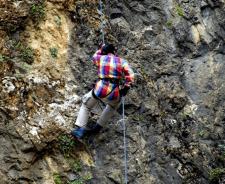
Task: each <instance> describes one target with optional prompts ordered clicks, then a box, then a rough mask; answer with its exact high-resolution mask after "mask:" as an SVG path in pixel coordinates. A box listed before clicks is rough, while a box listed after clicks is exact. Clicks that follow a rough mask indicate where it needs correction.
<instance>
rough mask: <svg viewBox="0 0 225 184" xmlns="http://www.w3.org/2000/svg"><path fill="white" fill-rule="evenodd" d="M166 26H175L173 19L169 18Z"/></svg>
mask: <svg viewBox="0 0 225 184" xmlns="http://www.w3.org/2000/svg"><path fill="white" fill-rule="evenodd" d="M166 26H167V27H168V28H172V27H173V21H172V20H168V21H167V22H166Z"/></svg>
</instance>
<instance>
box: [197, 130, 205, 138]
mask: <svg viewBox="0 0 225 184" xmlns="http://www.w3.org/2000/svg"><path fill="white" fill-rule="evenodd" d="M205 133H206V132H205V131H204V130H201V131H200V132H198V135H199V136H200V137H203V136H204V135H205Z"/></svg>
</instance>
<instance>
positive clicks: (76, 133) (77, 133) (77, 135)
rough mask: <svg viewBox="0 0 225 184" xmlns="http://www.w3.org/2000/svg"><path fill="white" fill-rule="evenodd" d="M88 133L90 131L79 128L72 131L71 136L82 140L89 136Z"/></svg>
mask: <svg viewBox="0 0 225 184" xmlns="http://www.w3.org/2000/svg"><path fill="white" fill-rule="evenodd" d="M87 132H88V130H87V129H86V128H83V127H78V128H76V129H74V130H72V132H71V135H72V136H73V137H74V138H77V139H82V138H84V136H86V135H87Z"/></svg>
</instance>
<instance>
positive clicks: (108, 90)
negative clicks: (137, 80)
mask: <svg viewBox="0 0 225 184" xmlns="http://www.w3.org/2000/svg"><path fill="white" fill-rule="evenodd" d="M92 61H93V63H94V64H95V65H96V66H97V68H98V81H97V82H96V84H95V87H94V89H92V90H91V91H90V92H88V93H87V94H85V95H84V96H83V98H82V102H83V103H82V105H81V108H80V110H79V113H78V117H77V120H76V123H75V125H76V126H77V128H75V129H74V130H73V131H72V132H71V135H72V136H74V137H75V138H78V139H82V138H83V137H84V136H86V135H91V134H97V133H98V132H99V131H100V130H101V129H102V128H103V126H104V125H105V123H106V122H107V120H109V119H110V118H111V117H112V116H113V114H114V112H115V111H116V110H117V108H118V107H119V106H120V102H121V97H122V96H125V95H126V94H127V92H128V90H129V89H130V87H131V84H132V83H133V81H134V73H133V71H132V69H131V68H130V66H129V64H128V63H127V61H126V60H124V59H122V58H120V57H118V56H116V49H115V47H114V45H113V44H105V45H103V46H101V47H100V49H99V50H98V51H96V53H95V54H94V56H93V58H92ZM122 79H124V84H123V85H122V86H121V85H120V83H121V80H122ZM99 100H100V101H102V102H104V103H105V104H106V107H105V109H104V110H103V112H102V113H101V115H100V118H99V119H98V121H97V123H95V124H94V126H93V127H92V128H90V129H88V128H87V122H88V116H89V112H90V110H91V109H92V108H93V107H94V106H95V105H96V104H97V103H98V101H99Z"/></svg>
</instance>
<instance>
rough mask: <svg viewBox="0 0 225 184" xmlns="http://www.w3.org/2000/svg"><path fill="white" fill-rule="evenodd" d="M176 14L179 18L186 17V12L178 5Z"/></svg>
mask: <svg viewBox="0 0 225 184" xmlns="http://www.w3.org/2000/svg"><path fill="white" fill-rule="evenodd" d="M176 12H177V14H178V15H179V16H181V17H183V16H184V10H183V8H182V7H181V6H179V5H177V6H176Z"/></svg>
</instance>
